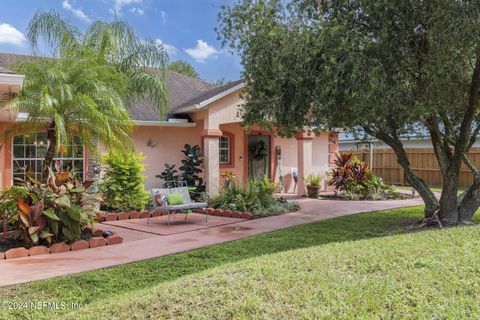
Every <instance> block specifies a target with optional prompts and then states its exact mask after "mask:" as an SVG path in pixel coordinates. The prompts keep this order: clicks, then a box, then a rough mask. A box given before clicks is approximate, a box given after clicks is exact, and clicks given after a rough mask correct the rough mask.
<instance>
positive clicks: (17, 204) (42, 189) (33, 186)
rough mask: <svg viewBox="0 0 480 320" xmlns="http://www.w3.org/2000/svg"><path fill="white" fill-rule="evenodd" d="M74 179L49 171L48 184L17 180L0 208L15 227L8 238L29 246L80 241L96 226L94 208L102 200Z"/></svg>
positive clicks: (60, 172) (85, 184) (7, 192)
mask: <svg viewBox="0 0 480 320" xmlns="http://www.w3.org/2000/svg"><path fill="white" fill-rule="evenodd" d="M56 167H57V169H58V168H61V164H59V163H56ZM74 176H75V175H74V173H73V172H70V171H59V170H58V172H57V173H54V171H53V170H52V169H49V176H48V180H47V183H46V184H44V183H41V182H40V181H38V180H36V179H34V178H33V177H31V176H30V175H29V174H27V179H26V180H16V185H14V186H12V187H11V188H10V189H9V190H7V191H6V192H4V193H3V194H2V196H1V198H0V208H1V209H3V210H2V211H3V212H6V213H7V219H8V223H9V224H10V225H11V227H12V231H11V232H10V233H9V236H11V237H14V238H17V239H20V240H22V241H23V242H24V243H25V245H26V246H33V245H39V244H47V245H48V244H51V243H57V242H62V241H67V242H72V241H75V240H78V239H80V238H81V235H82V230H83V229H84V228H86V227H87V226H91V225H92V224H93V221H94V207H95V204H96V203H97V202H99V201H100V200H101V199H99V198H98V197H97V196H92V195H89V194H87V193H86V192H85V191H86V188H88V184H87V183H82V182H80V181H78V180H76V179H75V178H74Z"/></svg>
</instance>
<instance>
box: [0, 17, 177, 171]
mask: <svg viewBox="0 0 480 320" xmlns="http://www.w3.org/2000/svg"><path fill="white" fill-rule="evenodd" d="M27 37H28V41H29V44H30V46H31V49H32V51H33V52H34V53H36V52H37V51H38V47H39V43H40V42H42V41H43V42H44V44H46V45H47V46H48V47H50V48H51V49H52V51H53V53H54V59H48V58H41V59H34V60H32V61H30V62H26V63H22V64H20V65H18V66H16V71H17V72H18V73H21V74H24V75H25V76H26V77H25V82H24V87H23V89H22V92H21V93H20V95H19V96H18V97H17V98H16V99H14V100H13V101H12V102H11V103H9V104H7V105H6V106H5V107H4V108H13V109H15V110H17V111H22V112H26V113H28V119H27V121H26V122H24V123H16V124H15V125H14V126H13V127H12V128H11V129H10V130H9V131H8V132H7V133H6V134H7V136H9V137H11V136H12V135H16V134H28V133H34V132H37V131H40V130H47V139H48V143H49V148H48V149H47V154H46V157H45V162H44V167H45V168H47V167H48V166H51V164H52V161H53V157H54V154H55V153H56V152H61V151H62V147H63V146H64V145H66V144H68V143H69V140H70V139H71V138H72V136H74V135H75V136H78V137H79V138H80V140H81V142H82V143H83V144H85V145H86V146H88V147H90V148H91V150H92V151H93V152H92V153H91V154H92V155H95V154H96V152H95V151H96V149H97V139H98V140H100V141H101V142H102V143H103V144H104V145H105V146H107V147H114V148H115V147H121V148H122V149H124V148H125V147H127V148H128V147H129V146H131V140H130V138H129V133H130V131H131V128H132V122H131V120H130V118H129V116H128V112H127V108H126V105H128V104H130V103H133V102H135V101H136V100H138V99H143V100H145V99H147V100H149V101H150V102H151V103H152V104H153V105H154V106H155V107H157V109H158V112H159V114H163V113H164V112H165V110H166V108H167V90H166V85H165V75H164V73H163V72H162V70H164V69H165V66H166V64H167V62H168V56H167V54H166V51H165V50H164V48H163V47H162V45H161V44H158V43H156V42H155V41H152V40H144V39H140V38H139V37H138V36H137V35H136V34H135V33H134V31H133V29H132V28H131V27H130V26H129V25H128V24H126V23H124V22H121V21H114V22H111V23H106V22H102V21H96V22H93V23H92V24H91V25H90V27H89V28H88V29H87V31H86V32H84V33H81V32H80V31H79V30H78V29H76V28H75V27H74V26H73V25H71V24H70V23H68V22H67V21H66V20H64V19H63V18H62V17H61V16H60V15H59V14H58V13H56V12H53V11H49V12H45V11H41V10H40V11H38V12H37V13H36V14H35V16H34V17H33V18H32V20H31V21H30V24H29V27H28V35H27ZM152 70H156V71H155V72H152ZM158 70H160V71H158ZM90 162H91V163H92V162H93V161H90ZM93 171H94V170H89V173H92V172H93Z"/></svg>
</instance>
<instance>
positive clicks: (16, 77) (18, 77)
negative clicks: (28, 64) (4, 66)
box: [0, 73, 25, 89]
mask: <svg viewBox="0 0 480 320" xmlns="http://www.w3.org/2000/svg"><path fill="white" fill-rule="evenodd" d="M24 79H25V76H24V75H23V74H10V73H0V84H5V85H8V86H16V87H18V88H20V89H21V88H22V86H23V80H24Z"/></svg>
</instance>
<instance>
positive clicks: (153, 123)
mask: <svg viewBox="0 0 480 320" xmlns="http://www.w3.org/2000/svg"><path fill="white" fill-rule="evenodd" d="M27 119H28V113H26V112H19V113H18V114H17V119H16V122H25V121H27ZM133 123H134V124H135V125H136V126H139V127H179V128H194V127H196V126H197V124H196V123H195V122H173V121H148V120H133Z"/></svg>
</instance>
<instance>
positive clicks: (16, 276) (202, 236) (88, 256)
mask: <svg viewBox="0 0 480 320" xmlns="http://www.w3.org/2000/svg"><path fill="white" fill-rule="evenodd" d="M300 202H301V206H302V209H301V210H300V211H298V212H294V213H289V214H285V215H281V216H274V217H268V218H262V219H256V220H241V221H232V223H224V224H218V223H217V224H214V225H212V226H211V227H210V226H209V227H207V228H203V229H195V230H192V231H186V232H185V231H184V230H183V229H182V230H183V231H182V232H179V233H174V234H168V233H167V234H166V235H158V234H154V233H152V232H148V233H147V232H142V230H132V229H125V228H123V227H122V226H115V227H114V228H115V230H114V231H116V232H119V233H120V235H122V236H123V234H122V233H125V236H126V238H128V241H125V242H124V243H122V244H117V245H113V246H105V247H99V248H93V249H88V250H80V251H72V252H65V253H57V254H52V255H43V256H42V255H40V256H34V257H26V258H19V259H12V260H2V261H0V275H1V277H0V286H5V285H12V284H18V283H24V282H29V281H35V280H41V279H47V278H51V277H57V276H63V275H69V274H73V273H78V272H84V271H89V270H95V269H100V268H107V267H111V266H115V265H119V264H124V263H130V262H135V261H139V260H145V259H151V258H156V257H160V256H165V255H169V254H174V253H178V252H184V251H189V250H193V249H198V248H202V247H208V246H213V245H216V244H220V243H225V242H230V241H234V240H238V239H242V238H246V237H251V236H254V235H257V234H261V233H266V232H271V231H275V230H280V229H284V228H288V227H293V226H297V225H302V224H306V223H311V222H315V221H320V220H325V219H329V218H334V217H340V216H345V215H352V214H357V213H362V212H369V211H377V210H386V209H393V208H400V207H407V206H413V205H422V204H423V202H422V200H421V199H412V200H388V201H338V200H312V199H302V200H300ZM226 219H230V218H226ZM234 220H238V219H234ZM207 225H208V224H207ZM109 227H110V226H109ZM112 229H113V228H112ZM159 234H160V232H159Z"/></svg>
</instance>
